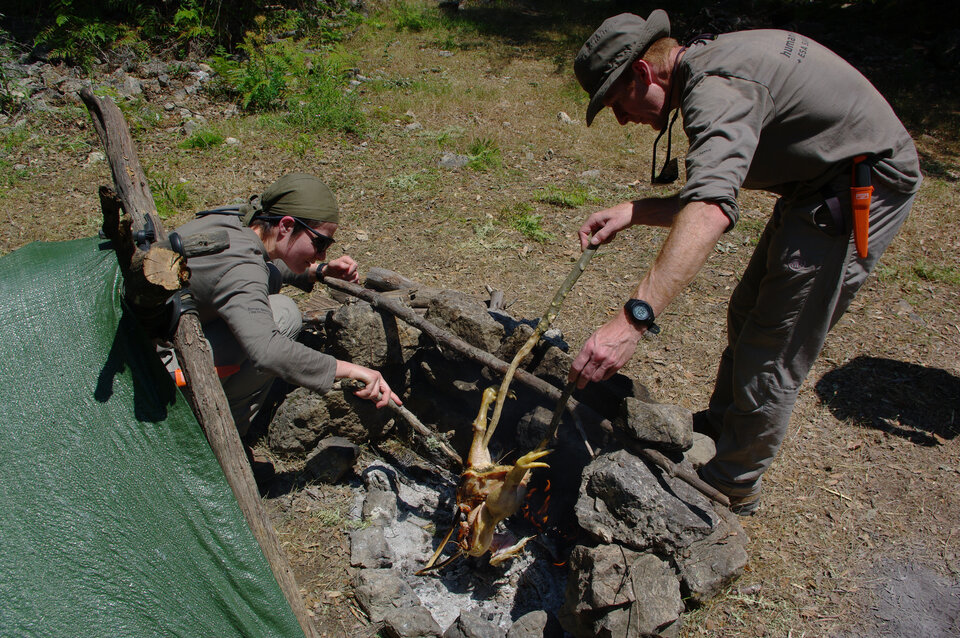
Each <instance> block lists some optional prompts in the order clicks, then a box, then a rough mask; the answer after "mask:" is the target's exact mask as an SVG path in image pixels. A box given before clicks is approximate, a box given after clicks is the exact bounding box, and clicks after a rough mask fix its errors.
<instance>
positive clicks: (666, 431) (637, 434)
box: [616, 397, 693, 452]
mask: <svg viewBox="0 0 960 638" xmlns="http://www.w3.org/2000/svg"><path fill="white" fill-rule="evenodd" d="M616 425H617V427H618V428H619V429H620V431H621V432H624V433H625V434H627V436H629V437H630V438H632V439H633V440H635V441H639V442H641V443H643V444H644V445H650V446H652V447H658V448H661V449H664V450H667V451H680V452H682V451H684V450H689V449H690V448H691V447H692V446H693V413H692V412H690V410H688V409H686V408H684V407H681V406H679V405H670V404H664V403H647V402H646V401H641V400H640V399H637V398H635V397H627V398H626V399H624V401H623V403H622V404H621V407H620V418H619V419H617V421H616Z"/></svg>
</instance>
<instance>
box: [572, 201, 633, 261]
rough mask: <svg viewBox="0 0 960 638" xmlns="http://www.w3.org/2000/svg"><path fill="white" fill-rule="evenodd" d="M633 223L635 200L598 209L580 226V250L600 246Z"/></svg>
mask: <svg viewBox="0 0 960 638" xmlns="http://www.w3.org/2000/svg"><path fill="white" fill-rule="evenodd" d="M632 225H633V202H624V203H622V204H617V205H616V206H614V207H612V208H607V209H604V210H598V211H597V212H595V213H594V214H592V215H590V217H588V218H587V221H585V222H584V223H583V226H581V227H580V231H579V232H578V234H579V235H580V250H586V249H587V246H590V245H593V246H599V245H600V244H606V243H607V242H610V241H612V240H613V238H614V237H616V236H617V233H619V232H620V231H621V230H623V229H624V228H629V227H630V226H632Z"/></svg>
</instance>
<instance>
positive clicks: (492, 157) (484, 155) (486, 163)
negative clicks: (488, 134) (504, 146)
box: [467, 138, 503, 171]
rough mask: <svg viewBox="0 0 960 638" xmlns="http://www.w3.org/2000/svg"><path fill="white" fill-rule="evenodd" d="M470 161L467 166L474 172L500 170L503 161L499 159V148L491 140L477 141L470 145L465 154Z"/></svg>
mask: <svg viewBox="0 0 960 638" xmlns="http://www.w3.org/2000/svg"><path fill="white" fill-rule="evenodd" d="M467 154H468V155H469V156H470V161H469V162H468V163H467V166H469V167H470V168H472V169H473V170H475V171H485V170H487V169H488V168H500V166H501V165H503V160H502V159H501V158H500V147H499V146H497V143H496V142H494V141H493V140H491V139H486V138H483V139H478V140H474V141H473V143H472V144H470V149H469V151H468V152H467Z"/></svg>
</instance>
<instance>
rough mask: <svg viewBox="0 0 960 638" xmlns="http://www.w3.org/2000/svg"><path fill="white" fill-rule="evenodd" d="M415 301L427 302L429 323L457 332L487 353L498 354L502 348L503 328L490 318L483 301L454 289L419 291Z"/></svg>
mask: <svg viewBox="0 0 960 638" xmlns="http://www.w3.org/2000/svg"><path fill="white" fill-rule="evenodd" d="M426 295H429V297H425V296H426ZM415 301H416V302H417V303H418V304H422V303H424V302H426V308H427V319H428V320H429V321H431V322H433V323H435V324H436V325H438V326H440V327H441V328H445V329H447V330H449V331H450V332H453V333H454V334H456V335H457V336H458V337H460V338H461V339H463V340H464V341H466V342H467V343H469V344H470V345H472V346H475V347H477V348H480V349H481V350H485V351H487V352H496V351H497V350H498V349H499V348H500V342H501V340H502V339H503V334H504V330H503V326H502V325H500V323H499V322H498V321H497V320H496V319H494V318H493V317H491V316H490V312H489V311H488V310H487V306H486V304H484V303H483V302H482V301H480V300H478V299H476V298H473V297H468V296H467V295H464V294H463V293H459V292H456V291H453V290H430V291H422V292H418V293H417V296H416V298H415Z"/></svg>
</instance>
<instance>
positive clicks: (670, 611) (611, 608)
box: [561, 545, 684, 638]
mask: <svg viewBox="0 0 960 638" xmlns="http://www.w3.org/2000/svg"><path fill="white" fill-rule="evenodd" d="M570 572H571V577H570V578H569V579H568V580H567V591H566V601H565V603H564V607H563V609H562V612H561V621H562V622H563V624H564V628H565V629H567V631H569V632H571V633H573V634H574V636H578V637H580V636H611V637H617V638H629V637H633V636H651V635H658V634H659V630H660V628H661V627H665V626H668V625H671V624H672V623H674V622H675V621H676V620H677V619H678V618H679V617H680V614H681V613H682V612H683V609H684V604H683V599H682V598H681V596H680V582H679V580H678V579H677V576H676V574H675V573H674V571H673V568H672V567H671V566H670V564H669V563H668V562H666V561H664V560H662V559H661V558H659V557H657V556H655V555H654V554H650V553H637V552H634V551H631V550H629V549H627V548H624V547H620V546H618V545H600V546H597V547H585V546H582V545H581V546H578V547H576V548H574V551H573V552H572V553H571V555H570Z"/></svg>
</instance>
